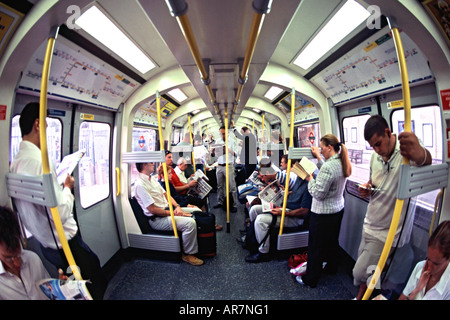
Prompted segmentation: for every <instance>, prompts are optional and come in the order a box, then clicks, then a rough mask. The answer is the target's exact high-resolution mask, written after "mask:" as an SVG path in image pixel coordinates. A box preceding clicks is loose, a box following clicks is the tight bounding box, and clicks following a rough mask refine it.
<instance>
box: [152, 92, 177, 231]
mask: <svg viewBox="0 0 450 320" xmlns="http://www.w3.org/2000/svg"><path fill="white" fill-rule="evenodd" d="M156 112H157V115H158V131H159V143H160V150H164V140H163V135H162V126H161V96H160V94H159V91H156ZM162 165H163V170H164V182H165V184H166V193H167V202H168V203H169V210H170V217H171V219H172V227H173V234H174V235H175V238H178V230H177V224H176V223H175V216H174V214H173V206H172V200H171V199H172V197H171V195H170V185H169V175H168V173H167V164H166V161H163V163H162Z"/></svg>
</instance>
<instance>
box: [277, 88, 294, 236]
mask: <svg viewBox="0 0 450 320" xmlns="http://www.w3.org/2000/svg"><path fill="white" fill-rule="evenodd" d="M294 115H295V89H294V88H292V92H291V130H290V131H291V132H290V134H289V147H293V146H294ZM288 158H289V157H288ZM291 164H292V160H291V159H288V163H287V171H286V184H285V187H284V200H283V210H282V211H281V222H280V233H279V234H280V236H281V235H282V234H283V225H284V217H285V216H286V203H287V198H288V193H289V179H290V175H291Z"/></svg>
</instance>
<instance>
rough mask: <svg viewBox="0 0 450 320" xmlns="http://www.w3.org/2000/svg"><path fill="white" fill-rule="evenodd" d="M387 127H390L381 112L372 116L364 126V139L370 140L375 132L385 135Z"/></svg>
mask: <svg viewBox="0 0 450 320" xmlns="http://www.w3.org/2000/svg"><path fill="white" fill-rule="evenodd" d="M386 128H387V129H389V125H388V123H387V121H386V119H385V118H383V117H382V116H381V115H379V114H377V115H374V116H371V117H370V118H369V120H367V122H366V124H365V126H364V139H365V140H366V141H369V140H370V139H372V137H373V135H374V134H377V135H378V136H380V137H381V136H383V137H384V134H385V133H384V130H385V129H386Z"/></svg>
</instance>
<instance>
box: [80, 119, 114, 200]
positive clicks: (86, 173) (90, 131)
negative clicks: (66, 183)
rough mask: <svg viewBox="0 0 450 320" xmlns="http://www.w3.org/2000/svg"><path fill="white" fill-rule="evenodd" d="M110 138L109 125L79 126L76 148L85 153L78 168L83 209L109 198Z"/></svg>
mask: <svg viewBox="0 0 450 320" xmlns="http://www.w3.org/2000/svg"><path fill="white" fill-rule="evenodd" d="M110 137H111V127H110V126H109V124H106V123H99V122H82V123H81V125H80V136H79V144H78V148H79V150H82V149H84V150H85V151H86V154H85V155H84V157H83V158H82V159H81V161H80V163H79V166H78V172H79V184H80V203H81V206H82V207H83V208H87V207H90V206H92V205H93V204H95V203H98V202H100V201H102V200H104V199H106V198H108V196H109V190H110V188H109V186H110V171H111V170H110V147H111V146H110Z"/></svg>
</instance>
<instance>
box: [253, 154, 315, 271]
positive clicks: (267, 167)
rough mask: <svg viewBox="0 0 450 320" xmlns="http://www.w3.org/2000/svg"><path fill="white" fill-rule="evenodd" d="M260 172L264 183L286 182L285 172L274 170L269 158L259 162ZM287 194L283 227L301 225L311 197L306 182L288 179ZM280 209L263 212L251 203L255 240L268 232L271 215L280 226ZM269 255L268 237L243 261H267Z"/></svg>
mask: <svg viewBox="0 0 450 320" xmlns="http://www.w3.org/2000/svg"><path fill="white" fill-rule="evenodd" d="M259 171H260V174H261V177H262V179H263V181H264V182H265V183H270V182H272V181H274V180H277V181H278V183H279V184H280V185H282V186H284V185H285V183H286V174H285V173H283V172H280V171H276V170H274V168H273V167H272V165H271V162H270V160H268V159H262V160H261V164H260V169H259ZM289 180H290V182H289V191H288V192H289V194H288V198H287V203H286V209H289V211H287V210H286V213H285V218H284V227H297V226H301V225H303V222H304V218H305V216H306V215H307V213H308V212H309V210H310V208H311V202H312V198H311V195H310V194H309V192H308V182H307V181H305V180H303V179H300V178H296V179H291V178H290V179H289ZM281 213H282V210H281V209H273V210H272V212H271V213H264V212H263V209H262V205H253V206H252V207H251V209H250V213H249V215H250V220H251V221H255V235H256V240H257V241H258V243H260V242H261V241H262V240H263V239H264V237H265V236H266V234H267V232H269V226H270V224H271V222H272V216H275V217H274V218H276V219H277V221H276V224H275V225H276V226H277V227H278V226H280V223H281ZM270 259H271V257H270V237H268V238H267V240H266V241H265V242H264V243H263V244H261V245H260V247H259V251H258V252H257V253H256V254H253V255H249V256H247V257H246V258H245V261H247V262H250V263H257V262H263V261H269V260H270Z"/></svg>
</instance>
